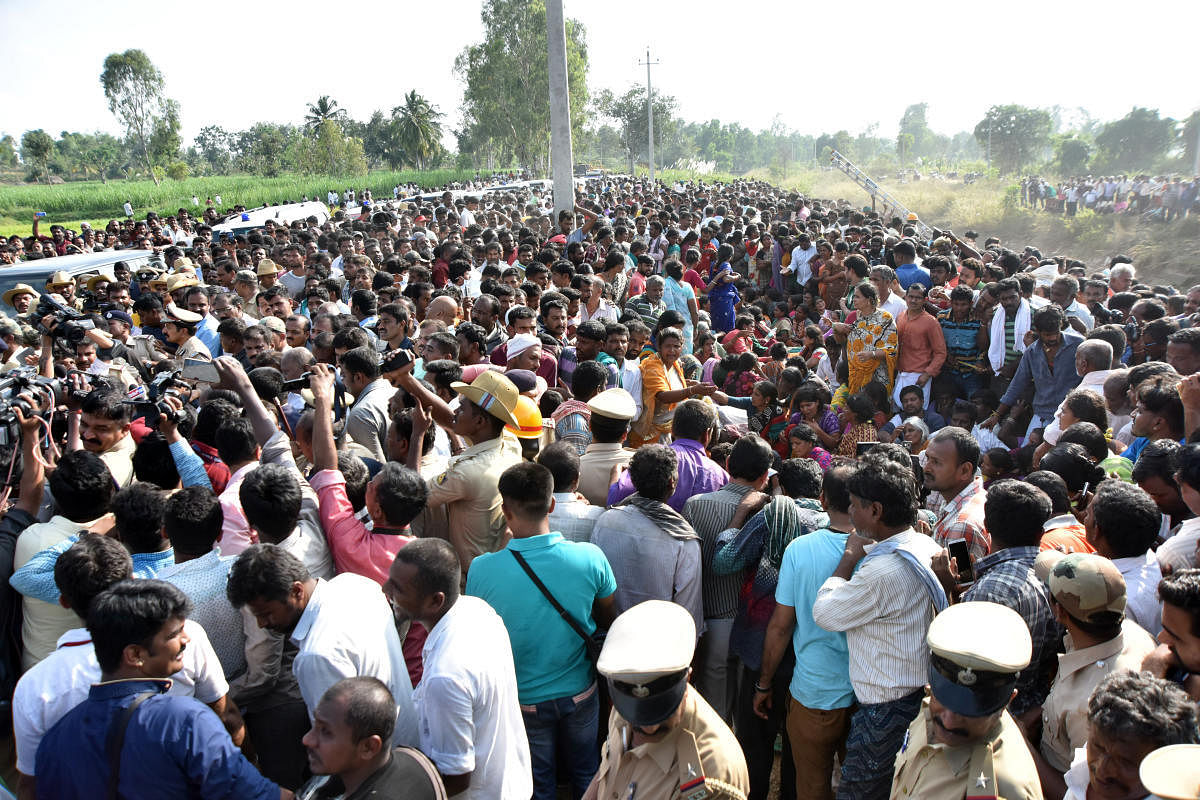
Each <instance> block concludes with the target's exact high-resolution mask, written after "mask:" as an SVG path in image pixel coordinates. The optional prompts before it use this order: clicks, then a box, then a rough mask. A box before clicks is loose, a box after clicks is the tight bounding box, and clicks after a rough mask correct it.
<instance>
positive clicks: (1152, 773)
mask: <svg viewBox="0 0 1200 800" xmlns="http://www.w3.org/2000/svg"><path fill="white" fill-rule="evenodd" d="M1138 777H1139V778H1141V781H1142V785H1143V786H1145V787H1146V789H1147V790H1148V791H1150V792H1152V793H1153V794H1154V795H1155V796H1156V797H1161V798H1163V800H1195V798H1197V797H1200V744H1172V745H1168V746H1166V747H1160V748H1158V749H1157V750H1154V751H1153V752H1151V753H1150V754H1149V755H1148V756H1146V757H1145V758H1143V759H1142V765H1141V767H1139V768H1138Z"/></svg>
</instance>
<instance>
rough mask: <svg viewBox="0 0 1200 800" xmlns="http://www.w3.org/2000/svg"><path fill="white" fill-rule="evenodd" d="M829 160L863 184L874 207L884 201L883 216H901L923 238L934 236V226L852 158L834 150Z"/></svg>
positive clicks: (855, 180) (852, 178)
mask: <svg viewBox="0 0 1200 800" xmlns="http://www.w3.org/2000/svg"><path fill="white" fill-rule="evenodd" d="M829 161H830V163H831V164H833V166H835V167H837V168H838V169H840V170H841V171H842V172H844V173H846V174H847V175H849V176H850V179H851V180H852V181H854V182H855V183H857V184H858V185H859V186H861V187H862V188H863V190H865V191H866V193H867V194H869V195H871V205H872V207H874V205H875V202H876V201H877V200H878V201H879V202H881V203H883V212H884V213H883V216H884V217H885V218H886V217H887V216H888V215H889V213H890V214H891V215H892V216H897V217H900V219H901V220H903V221H904V222H909V223H912V224H913V226H915V227H916V229H917V233H919V234H920V235H921V237H922V238H923V239H926V240H929V239H932V238H933V228H931V227H929V226H928V225H926V224H925V223H924V222H922V221H921V220H920V218H919V217H917V215H916V214H914V213H912V212H911V211H909V210H908V209H907V208H906V207H905V206H904V204H903V203H901V202H900V201H899V200H897V199H896V198H895V197H893V196H892V195H891V194H890V193H889V192H888V191H887V190H886V189H884V188H883V187H882V186H880V185H879V184H878V183H876V182H875V180H874V179H873V178H872V177H871V176H870V175H868V174H867V173H865V172H863V171H862V170H861V169H859V168H858V167H856V166H854V163H853V162H852V161H851V160H850V159H848V158H846V157H845V156H844V155H842V154H841V153H839V152H838V151H837V150H834V151H833V153H832V155H830V157H829Z"/></svg>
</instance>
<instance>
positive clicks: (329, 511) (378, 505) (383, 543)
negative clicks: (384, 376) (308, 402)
mask: <svg viewBox="0 0 1200 800" xmlns="http://www.w3.org/2000/svg"><path fill="white" fill-rule="evenodd" d="M312 371H313V374H312V377H311V378H310V382H311V384H310V385H311V387H312V393H313V405H314V420H313V476H312V477H311V478H310V479H309V484H310V485H311V486H312V488H313V489H314V490H315V491H316V493H317V497H319V498H320V501H321V524H322V526H323V527H324V529H325V538H326V540H327V541H328V542H329V551H330V553H331V555H332V556H333V563H334V565H335V566H336V567H337V571H338V572H339V573H342V572H353V573H356V574H358V575H362V576H364V577H367V578H370V579H371V580H373V581H375V582H376V583H378V584H379V585H380V586H382V585H383V584H385V583H387V580H388V570H389V569H391V566H392V561H394V560H395V558H396V553H398V552H400V548H402V547H404V546H405V545H406V544H408V543H409V542H411V541H413V539H414V538H416V537H414V536H413V535H412V531H411V530H410V528H409V523H411V522H412V521H413V520H414V519H416V517H417V515H418V514H420V513H421V510H422V509H423V508H424V507H425V500H426V498H427V497H428V490H427V489H426V487H425V482H424V481H422V480H421V476H420V475H418V474H417V473H416V472H414V471H413V470H411V469H409V468H408V467H405V466H403V465H401V464H397V463H395V462H388V463H386V464H384V465H383V468H382V469H381V470H380V471H379V473H378V474H377V475H376V476H375V477H374V478H372V479H371V482H370V483H368V484H367V495H366V501H367V512H368V513H369V514H370V515H371V522H372V527H371V529H370V530H368V529H367V526H366V525H364V524H363V522H362V521H361V520H359V518H358V517H357V516H356V515H355V513H354V506H353V505H352V504H351V502H350V498H349V496H348V495H347V494H346V478H345V477H344V476H343V475H342V473H341V472H340V471H338V468H337V463H338V457H337V447H336V445H335V443H334V440H333V422H332V413H333V373H332V372H331V371H330V370H329V368H328V367H327V366H325V365H323V364H315V365H313V370H312ZM426 633H427V632H426V630H425V629H424V628H423V627H422V626H421V624H420V623H418V622H414V623H412V627H411V628H409V631H408V635H407V636H405V637H404V660H405V662H407V665H408V673H409V677H410V678H411V679H412V682H413V685H414V686H416V685H417V684H418V683H419V682H420V680H421V674H422V661H421V650H422V648H423V647H424V646H425V636H426Z"/></svg>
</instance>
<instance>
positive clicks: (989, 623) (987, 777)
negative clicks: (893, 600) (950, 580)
mask: <svg viewBox="0 0 1200 800" xmlns="http://www.w3.org/2000/svg"><path fill="white" fill-rule="evenodd" d="M926 641H927V643H928V644H929V647H930V650H931V656H930V667H929V683H930V692H931V694H932V696H933V698H935V699H936V700H937V701H938V703H939V704H940V705H941V706H943V707H945V708H947V709H948V710H950V711H952V712H954V713H955V714H959V715H962V716H966V717H975V718H980V717H992V716H993V715H996V716H995V719H994V721H993V724H992V726H991V728H990V729H989V730H988V731H987V733H986V734H984V735H983V736H982V737H981V738H979V739H977V740H975V741H973V742H971V743H969V744H965V745H959V746H952V745H947V744H941V743H938V742H936V741H935V734H936V725H935V722H934V718H933V713H932V710H931V705H930V698H928V697H927V698H926V699H925V701H924V702H923V703H922V705H921V713H920V714H918V715H917V718H916V719H915V720H913V723H912V725H910V726H909V729H908V732H907V733H906V734H905V736H904V743H903V744H902V745H901V748H900V752H899V753H898V754H897V755H896V766H895V773H894V775H893V780H892V791H891V797H892V798H893V800H898V798H921V800H951V799H953V800H963V798H972V800H982V799H983V798H1005V799H1006V800H1042V789H1041V782H1040V780H1039V779H1038V773H1037V766H1036V764H1035V763H1034V761H1033V756H1032V755H1031V754H1030V752H1029V747H1028V745H1027V744H1026V742H1025V738H1024V736H1023V735H1022V734H1021V731H1020V729H1019V728H1018V727H1017V725H1016V722H1015V721H1014V720H1013V718H1012V717H1011V716H1010V715H1009V713H1008V711H1007V710H1006V709H1005V706H1007V705H1008V701H1009V698H1010V697H1011V695H1012V691H1013V688H1014V687H1015V686H1016V681H1017V675H1018V673H1019V672H1020V670H1022V669H1025V668H1026V667H1028V666H1029V661H1030V658H1031V656H1032V653H1033V643H1032V639H1031V637H1030V635H1029V628H1028V627H1027V626H1026V624H1025V621H1024V619H1022V618H1021V616H1020V615H1019V614H1017V613H1016V612H1015V611H1013V610H1012V609H1010V608H1008V607H1006V606H1002V605H999V604H997V603H987V602H967V603H959V604H957V605H953V606H950V607H949V608H947V609H946V610H945V611H942V612H941V613H940V614H938V615H937V616H936V617H935V618H934V620H933V622H932V623H931V624H930V626H929V633H928V635H927V636H926Z"/></svg>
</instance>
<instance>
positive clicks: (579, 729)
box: [521, 683, 600, 800]
mask: <svg viewBox="0 0 1200 800" xmlns="http://www.w3.org/2000/svg"><path fill="white" fill-rule="evenodd" d="M521 716H522V717H523V718H524V720H525V735H526V736H528V737H529V758H530V761H531V763H532V766H533V797H534V800H555V798H556V797H558V789H557V783H558V779H557V766H558V753H559V752H560V751H561V752H562V753H563V754H564V759H563V761H564V764H565V765H566V768H567V769H568V770H569V771H570V774H569V776H568V778H569V783H570V786H571V796H572V797H574V798H575V800H579V798H581V797H583V793H584V792H585V791H587V787H588V784H590V783H591V782H592V777H593V776H594V775H595V774H596V770H597V769H599V768H600V753H599V751H598V750H597V748H596V736H597V734H598V729H599V724H600V693H599V692H598V691H597V690H596V684H594V683H593V684H592V686H591V688H590V689H588V690H587V691H585V692H583V693H582V694H579V695H576V696H575V697H559V698H557V699H555V700H545V701H543V702H541V703H538V704H537V705H533V706H521Z"/></svg>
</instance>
